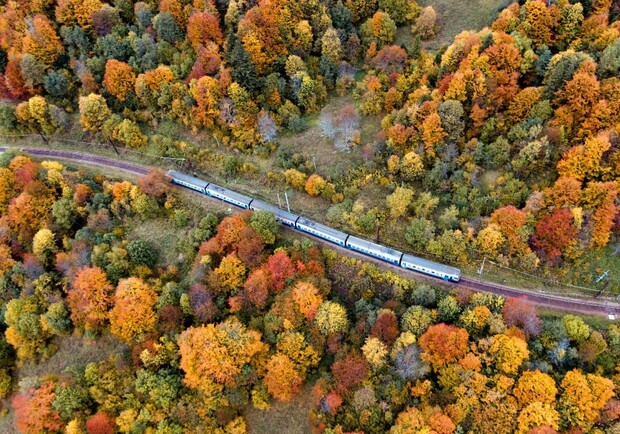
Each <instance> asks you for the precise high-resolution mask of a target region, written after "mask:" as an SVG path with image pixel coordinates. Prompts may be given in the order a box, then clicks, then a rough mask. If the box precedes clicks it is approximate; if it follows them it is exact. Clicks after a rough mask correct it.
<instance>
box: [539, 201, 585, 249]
mask: <svg viewBox="0 0 620 434" xmlns="http://www.w3.org/2000/svg"><path fill="white" fill-rule="evenodd" d="M573 221H574V219H573V216H572V214H571V212H570V210H569V209H568V208H558V209H556V210H555V211H554V212H553V213H552V214H551V215H548V216H546V217H543V218H542V219H541V220H539V221H538V223H536V232H535V235H534V246H535V247H536V248H538V249H540V250H541V251H542V253H543V254H544V255H545V256H547V257H548V258H549V259H550V260H551V261H554V260H556V259H557V258H559V257H560V255H561V254H562V252H563V251H564V250H565V249H566V248H567V247H568V246H569V245H570V244H571V243H572V242H573V240H574V239H575V237H576V236H577V228H576V227H575V225H574V224H573Z"/></svg>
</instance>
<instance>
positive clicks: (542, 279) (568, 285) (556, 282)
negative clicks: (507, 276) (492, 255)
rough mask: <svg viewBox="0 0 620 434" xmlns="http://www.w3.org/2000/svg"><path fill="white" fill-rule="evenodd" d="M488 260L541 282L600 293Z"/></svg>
mask: <svg viewBox="0 0 620 434" xmlns="http://www.w3.org/2000/svg"><path fill="white" fill-rule="evenodd" d="M487 262H489V263H491V264H493V265H495V266H497V267H499V268H504V269H506V270H510V271H513V272H515V273H519V274H521V275H524V276H528V277H530V278H533V279H536V280H539V281H541V282H545V283H547V284H552V285H561V286H566V287H570V288H575V289H580V290H583V291H589V292H595V293H598V292H599V291H598V290H596V289H593V288H588V287H585V286H579V285H571V284H570V283H563V282H560V281H558V280H551V279H545V278H542V277H539V276H536V275H535V274H531V273H527V272H525V271H520V270H516V269H514V268H510V267H508V266H505V265H502V264H498V263H497V262H494V261H492V260H490V259H487Z"/></svg>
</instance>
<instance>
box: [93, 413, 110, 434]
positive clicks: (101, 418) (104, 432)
mask: <svg viewBox="0 0 620 434" xmlns="http://www.w3.org/2000/svg"><path fill="white" fill-rule="evenodd" d="M86 432H87V433H88V434H114V432H116V424H115V423H114V418H112V417H110V416H108V415H107V414H105V413H101V412H97V413H95V414H94V415H92V416H91V417H89V418H88V420H87V421H86Z"/></svg>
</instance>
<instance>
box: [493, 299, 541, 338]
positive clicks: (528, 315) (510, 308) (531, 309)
mask: <svg viewBox="0 0 620 434" xmlns="http://www.w3.org/2000/svg"><path fill="white" fill-rule="evenodd" d="M502 315H503V316H504V321H505V322H506V325H507V326H508V327H513V326H517V327H521V328H522V329H523V331H524V332H525V334H526V335H527V336H528V337H532V336H537V335H538V334H539V333H540V332H541V329H542V324H541V320H540V318H539V316H538V312H537V309H536V306H535V305H534V304H533V303H531V302H529V301H528V300H527V298H525V297H519V298H516V297H508V298H507V299H506V303H505V304H504V307H503V308H502Z"/></svg>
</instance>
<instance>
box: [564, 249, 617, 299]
mask: <svg viewBox="0 0 620 434" xmlns="http://www.w3.org/2000/svg"><path fill="white" fill-rule="evenodd" d="M618 270H620V243H615V244H610V245H608V246H607V247H606V248H604V249H602V250H598V251H589V252H585V253H584V254H583V256H581V258H579V259H578V260H577V262H576V264H575V266H574V267H571V269H570V270H569V272H568V276H567V277H568V278H569V279H570V280H573V281H575V282H578V283H579V284H580V285H584V286H589V287H596V289H602V288H604V287H605V286H606V285H607V286H606V287H605V290H606V291H610V292H613V293H614V294H618V293H620V273H618ZM605 271H609V273H608V274H607V278H606V280H604V281H602V282H600V283H598V284H597V283H596V279H597V278H598V277H599V276H601V275H602V274H603V273H604V272H605Z"/></svg>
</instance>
